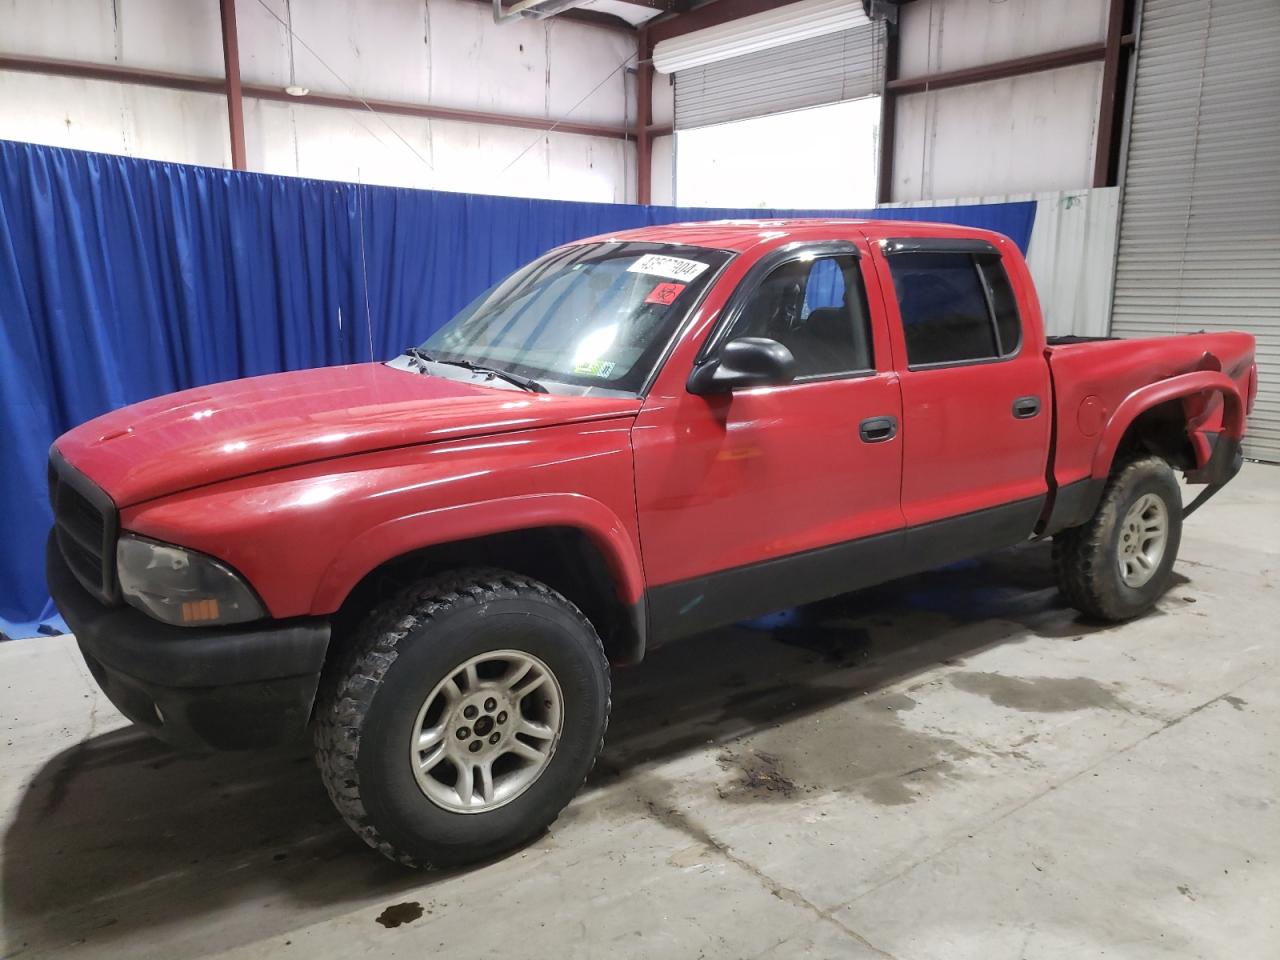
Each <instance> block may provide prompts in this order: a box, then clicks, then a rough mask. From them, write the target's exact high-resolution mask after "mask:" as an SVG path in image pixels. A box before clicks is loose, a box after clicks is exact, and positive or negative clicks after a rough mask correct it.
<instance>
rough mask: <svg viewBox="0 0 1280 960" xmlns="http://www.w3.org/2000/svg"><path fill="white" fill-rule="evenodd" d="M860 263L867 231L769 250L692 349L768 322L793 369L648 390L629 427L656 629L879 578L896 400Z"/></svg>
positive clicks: (712, 347) (889, 503)
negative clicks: (712, 389) (750, 381)
mask: <svg viewBox="0 0 1280 960" xmlns="http://www.w3.org/2000/svg"><path fill="white" fill-rule="evenodd" d="M870 269H871V268H870V267H869V265H868V262H867V256H866V248H865V245H863V244H854V243H839V244H831V243H824V244H820V245H814V246H807V247H803V246H802V247H794V248H790V249H786V250H783V251H775V252H774V253H773V254H769V255H766V256H765V257H764V258H762V260H761V262H760V263H759V264H757V265H756V266H755V267H753V268H752V270H751V271H750V272H748V274H747V275H746V277H745V278H744V280H743V281H742V283H741V285H740V286H739V288H738V290H737V291H736V292H735V293H734V294H733V295H732V296H731V297H730V299H729V301H728V303H727V304H726V306H725V309H724V311H723V313H724V321H723V322H722V323H721V324H720V325H719V327H718V332H713V333H712V335H711V336H710V337H709V338H708V342H707V346H706V347H704V348H703V352H702V359H706V358H707V357H711V356H714V355H715V353H716V351H717V350H718V349H719V346H720V345H722V344H724V343H726V342H728V341H729V340H733V339H736V338H739V337H768V338H770V339H773V340H777V341H779V342H780V343H783V344H784V345H785V346H787V347H788V348H789V349H790V350H791V352H792V354H793V355H794V356H795V358H796V361H797V365H798V376H797V377H796V380H795V382H794V383H791V384H787V385H785V386H774V387H760V388H754V389H743V390H737V391H734V392H732V393H722V394H715V395H710V396H698V395H694V394H691V393H689V392H688V391H686V390H685V389H684V383H683V380H682V379H680V380H679V381H678V382H676V381H674V380H668V381H667V384H666V388H665V389H663V390H658V389H657V388H655V390H654V391H653V393H651V394H650V397H649V398H648V399H647V401H646V404H645V407H644V409H643V410H642V411H641V413H640V416H639V418H638V420H637V422H636V425H635V428H634V430H633V433H632V438H633V445H634V449H635V464H636V467H635V469H636V496H637V507H638V512H639V523H640V541H641V548H642V551H643V556H644V564H645V572H646V577H647V579H648V581H649V583H650V585H651V587H650V593H649V616H650V624H649V627H650V635H651V636H652V637H653V638H654V639H655V640H657V641H659V642H660V641H662V640H664V639H670V638H672V637H675V636H681V635H685V634H688V633H693V632H696V631H698V630H703V629H707V628H709V627H712V626H716V625H719V624H723V623H728V622H733V621H735V620H739V619H743V618H746V617H749V616H754V615H758V614H761V613H765V612H769V611H771V610H776V609H780V608H783V607H787V606H791V605H793V604H797V603H803V602H808V601H811V600H816V599H819V598H821V597H824V596H831V595H834V594H836V593H840V592H843V591H844V590H848V589H852V588H854V587H856V586H858V585H860V582H861V581H860V576H862V575H864V574H866V573H870V572H871V570H873V569H874V570H875V571H876V573H877V575H876V576H874V577H872V579H884V578H883V577H882V576H879V575H878V574H879V572H881V571H883V570H884V568H885V566H886V565H890V564H892V563H894V562H896V558H897V557H898V555H899V553H900V550H901V541H902V530H903V526H904V520H903V516H902V511H901V509H900V507H899V487H900V483H901V466H902V464H901V460H902V440H901V437H900V435H899V425H900V423H901V420H902V410H901V402H900V397H899V388H898V377H897V375H896V374H895V373H894V372H893V370H892V366H893V365H892V362H891V360H890V357H889V349H888V342H887V333H886V330H885V327H886V324H885V323H884V317H883V315H882V313H881V312H880V309H879V304H880V301H879V298H878V297H877V298H875V301H874V302H875V304H876V308H877V310H876V314H875V315H873V314H872V313H871V311H870V310H869V309H868V302H867V296H866V277H865V276H864V271H869V270H870ZM672 362H673V363H675V362H677V361H676V360H675V358H673V360H672ZM686 366H687V363H686ZM677 372H678V373H681V375H682V376H683V375H687V373H688V372H689V371H688V370H684V371H677Z"/></svg>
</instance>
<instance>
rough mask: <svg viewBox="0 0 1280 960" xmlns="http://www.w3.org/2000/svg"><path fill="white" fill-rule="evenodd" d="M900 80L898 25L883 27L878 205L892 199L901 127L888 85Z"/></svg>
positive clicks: (894, 100)
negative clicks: (896, 146)
mask: <svg viewBox="0 0 1280 960" xmlns="http://www.w3.org/2000/svg"><path fill="white" fill-rule="evenodd" d="M897 79H898V25H897V24H896V23H890V22H888V21H886V22H885V25H884V88H883V90H882V91H881V93H880V157H879V161H878V162H877V164H876V203H889V202H890V201H892V200H893V151H894V139H895V135H896V132H897V124H898V95H897V94H896V93H894V92H893V91H892V90H890V89H889V82H890V81H891V80H897Z"/></svg>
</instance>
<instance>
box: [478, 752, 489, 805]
mask: <svg viewBox="0 0 1280 960" xmlns="http://www.w3.org/2000/svg"><path fill="white" fill-rule="evenodd" d="M477 769H479V771H480V797H481V799H483V800H484V802H485V803H493V763H492V762H490V763H484V764H480V765H479V767H478V768H477Z"/></svg>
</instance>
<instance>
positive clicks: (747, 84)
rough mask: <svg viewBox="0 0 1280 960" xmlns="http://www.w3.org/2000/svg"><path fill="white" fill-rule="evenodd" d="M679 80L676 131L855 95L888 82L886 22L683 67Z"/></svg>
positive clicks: (864, 94)
mask: <svg viewBox="0 0 1280 960" xmlns="http://www.w3.org/2000/svg"><path fill="white" fill-rule="evenodd" d="M675 78H676V112H675V126H676V129H678V130H683V129H688V128H690V127H706V126H710V125H711V124H713V123H726V122H728V121H730V120H745V119H747V118H748V117H762V116H765V115H766V114H770V113H782V112H784V111H786V110H799V109H801V108H803V107H816V106H819V105H821V104H824V103H838V102H839V101H841V100H856V99H858V98H859V97H867V96H871V95H872V94H878V93H880V91H881V89H882V87H883V82H884V24H883V23H882V22H879V21H877V22H875V23H872V22H871V21H867V22H866V23H865V24H864V25H862V26H859V27H854V28H853V29H851V30H842V31H840V32H839V33H831V34H827V35H826V36H823V37H814V38H813V39H810V40H800V41H798V42H796V43H788V44H785V45H784V46H781V47H774V48H773V49H771V50H763V51H760V52H759V53H749V54H746V55H744V56H740V57H733V58H732V59H729V60H721V61H719V62H717V63H710V64H707V65H706V66H704V67H695V68H693V69H690V70H681V71H679V72H678V73H676V74H675Z"/></svg>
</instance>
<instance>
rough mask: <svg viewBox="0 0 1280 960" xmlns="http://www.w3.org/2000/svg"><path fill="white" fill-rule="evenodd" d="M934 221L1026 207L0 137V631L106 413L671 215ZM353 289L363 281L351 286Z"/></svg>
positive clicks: (376, 323)
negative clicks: (652, 198)
mask: <svg viewBox="0 0 1280 960" xmlns="http://www.w3.org/2000/svg"><path fill="white" fill-rule="evenodd" d="M793 214H794V215H800V216H821V215H824V214H834V215H839V216H850V215H853V216H866V215H873V216H882V217H891V218H894V219H905V220H941V221H946V222H950V223H962V224H968V225H971V226H978V227H985V228H989V229H993V230H998V231H1000V232H1001V233H1004V234H1006V235H1008V236H1009V237H1011V238H1012V239H1013V240H1014V241H1015V242H1016V243H1017V244H1018V245H1019V246H1020V247H1021V248H1022V249H1023V250H1024V251H1025V250H1026V247H1027V242H1028V240H1029V239H1030V236H1031V227H1032V224H1033V222H1034V219H1035V204H1034V202H1027V203H1006V204H986V205H980V206H950V207H933V208H922V207H913V208H907V209H885V210H881V211H874V212H873V211H856V210H854V211H851V210H839V211H837V210H832V211H781V210H776V211H775V210H721V209H689V208H683V209H682V208H673V207H642V206H635V205H627V204H600V203H567V202H561V201H553V200H528V199H516V198H508V197H490V196H479V195H474V194H457V193H439V192H435V191H429V190H406V189H396V188H391V187H368V186H360V185H357V184H351V183H331V182H324V181H316V180H303V179H298V178H294V177H275V176H266V175H263V174H252V173H236V172H233V171H229V170H222V169H214V168H208V167H192V166H183V165H180V164H173V163H156V162H153V161H147V160H132V159H129V158H125V157H117V156H110V155H106V154H96V153H83V152H80V151H72V150H62V149H57V148H52V147H41V146H36V145H33V144H24V143H12V142H8V141H0V429H2V435H3V437H4V439H5V445H4V446H5V453H6V454H7V456H6V460H7V462H6V463H5V469H4V470H3V472H0V528H2V529H3V530H4V532H5V536H4V538H3V540H2V541H0V630H2V631H4V632H5V633H7V634H9V635H10V636H22V635H29V634H31V633H33V632H35V630H36V627H37V625H38V624H39V623H41V622H42V621H46V620H48V619H49V618H51V617H53V616H54V611H53V608H52V605H51V604H50V603H49V600H48V595H47V592H46V590H45V584H44V562H43V547H44V539H45V535H46V533H47V531H48V529H49V525H50V523H51V519H50V515H49V508H48V504H47V503H46V499H45V463H46V458H47V451H48V447H49V444H50V443H52V442H53V440H54V438H56V437H57V436H58V435H59V434H61V433H62V432H64V431H65V430H67V429H69V428H70V427H72V426H74V425H75V424H78V423H81V422H83V421H85V420H88V419H90V418H92V417H95V416H98V415H99V414H101V413H104V412H106V411H108V410H111V409H114V408H116V407H120V406H123V405H125V404H129V403H135V402H137V401H139V400H143V399H146V398H147V397H152V396H155V395H157V394H161V393H168V392H171V391H174V390H181V389H185V388H187V387H192V386H197V385H199V384H204V383H211V382H214V381H218V380H229V379H233V378H236V377H245V376H252V375H255V374H261V373H271V372H274V371H279V370H295V369H299V368H304V367H317V366H323V365H327V364H336V363H351V362H357V361H362V360H369V359H370V358H374V359H385V358H387V357H391V356H394V355H395V354H396V353H398V352H399V351H400V350H401V348H403V347H404V346H406V345H408V344H410V343H418V342H420V341H421V340H423V339H425V338H426V336H427V335H428V334H430V333H431V332H432V331H433V330H435V329H436V328H437V327H438V326H440V325H441V324H443V323H444V322H445V321H446V320H447V319H448V318H449V317H450V316H451V315H452V314H453V313H454V312H455V311H457V310H458V309H460V308H461V307H462V306H464V305H465V304H466V303H467V302H468V301H469V300H470V299H471V298H472V297H474V296H475V295H476V294H477V293H479V292H480V291H481V290H483V289H485V288H486V287H487V286H489V285H490V284H491V283H492V282H494V281H495V280H496V279H498V278H499V277H500V276H502V275H503V274H506V273H508V272H510V271H511V270H513V269H515V268H516V267H518V266H519V265H521V264H522V263H524V262H527V261H528V260H531V259H533V258H534V257H535V256H537V255H539V254H540V253H542V252H544V251H545V250H547V249H549V248H551V247H553V246H555V245H557V244H560V243H563V242H565V241H568V240H573V239H575V238H578V237H583V236H589V235H591V234H595V233H603V232H606V231H611V230H619V229H624V228H627V227H637V226H644V225H646V224H657V223H671V222H675V221H679V220H702V219H718V218H724V217H773V216H786V215H793ZM366 277H367V282H366Z"/></svg>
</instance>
